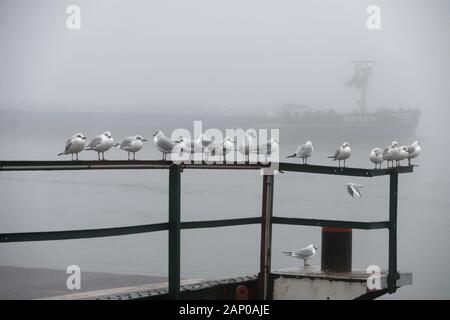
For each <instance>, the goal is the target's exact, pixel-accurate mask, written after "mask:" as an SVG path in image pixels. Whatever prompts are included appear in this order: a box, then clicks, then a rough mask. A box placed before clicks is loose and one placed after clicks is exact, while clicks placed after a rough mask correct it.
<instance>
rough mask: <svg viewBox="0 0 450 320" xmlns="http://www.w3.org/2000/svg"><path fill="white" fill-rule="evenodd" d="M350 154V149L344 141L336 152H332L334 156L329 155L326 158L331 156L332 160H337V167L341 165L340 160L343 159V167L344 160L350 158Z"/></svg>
mask: <svg viewBox="0 0 450 320" xmlns="http://www.w3.org/2000/svg"><path fill="white" fill-rule="evenodd" d="M351 155H352V149H350V146H349V145H348V143H347V142H344V143H343V144H342V146H340V147H339V148H338V149H337V150H336V152H335V153H334V156H329V157H328V158H332V159H333V161H336V160H337V161H339V167H341V161H344V167H345V160H347V159H348V158H350V156H351Z"/></svg>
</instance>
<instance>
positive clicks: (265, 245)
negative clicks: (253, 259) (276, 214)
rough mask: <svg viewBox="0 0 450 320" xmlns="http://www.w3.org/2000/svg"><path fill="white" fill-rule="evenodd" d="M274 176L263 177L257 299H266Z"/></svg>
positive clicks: (267, 294) (270, 255) (269, 262)
mask: <svg viewBox="0 0 450 320" xmlns="http://www.w3.org/2000/svg"><path fill="white" fill-rule="evenodd" d="M273 184H274V175H273V174H272V175H264V176H263V192H262V212H261V252H260V272H259V298H260V299H268V297H269V289H268V288H269V281H270V272H271V266H270V264H271V259H272V254H271V252H272V216H273Z"/></svg>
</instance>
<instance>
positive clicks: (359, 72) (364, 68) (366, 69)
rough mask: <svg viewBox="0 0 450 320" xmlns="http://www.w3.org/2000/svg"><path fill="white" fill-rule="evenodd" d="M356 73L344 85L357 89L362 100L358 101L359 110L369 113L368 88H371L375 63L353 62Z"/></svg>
mask: <svg viewBox="0 0 450 320" xmlns="http://www.w3.org/2000/svg"><path fill="white" fill-rule="evenodd" d="M353 64H354V68H355V73H354V74H353V76H352V77H351V78H350V79H349V80H347V81H346V82H345V83H344V85H345V86H347V87H348V88H351V87H355V89H356V90H359V91H360V93H361V98H360V99H359V100H358V105H359V109H360V111H361V113H362V114H365V113H366V112H367V110H366V106H367V87H368V86H369V77H370V76H371V74H372V67H373V65H374V64H375V62H374V61H353Z"/></svg>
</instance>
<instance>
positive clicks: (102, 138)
mask: <svg viewBox="0 0 450 320" xmlns="http://www.w3.org/2000/svg"><path fill="white" fill-rule="evenodd" d="M113 145H114V140H113V138H112V137H111V132H109V131H105V132H104V133H102V134H101V135H99V136H96V137H95V138H94V139H92V141H91V142H89V143H88V145H87V146H86V148H84V150H94V151H97V155H98V160H100V154H102V160H105V152H106V151H108V150H109V149H110V148H111V147H112V146H113Z"/></svg>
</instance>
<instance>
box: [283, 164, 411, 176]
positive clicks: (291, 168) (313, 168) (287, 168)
mask: <svg viewBox="0 0 450 320" xmlns="http://www.w3.org/2000/svg"><path fill="white" fill-rule="evenodd" d="M413 168H414V166H406V167H393V168H387V169H363V168H349V167H345V168H343V167H341V168H339V167H336V166H317V165H310V164H296V163H286V162H280V165H279V170H280V171H283V172H307V173H319V174H332V175H341V176H354V177H375V176H384V175H389V174H391V173H409V172H413Z"/></svg>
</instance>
